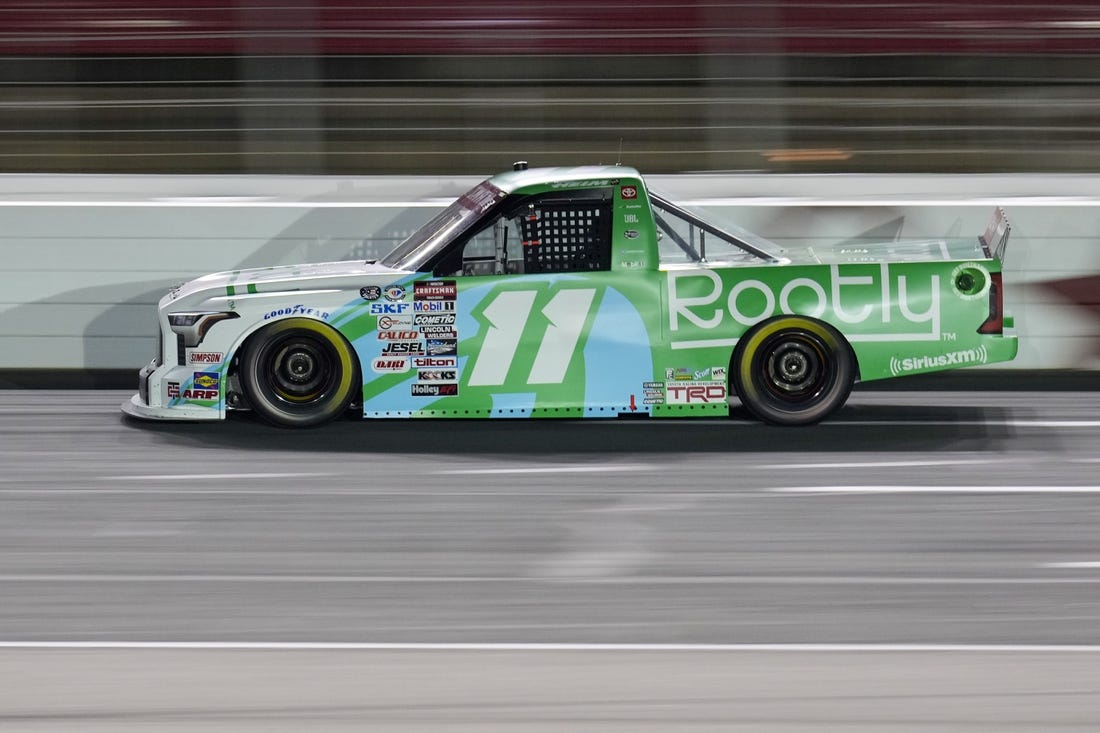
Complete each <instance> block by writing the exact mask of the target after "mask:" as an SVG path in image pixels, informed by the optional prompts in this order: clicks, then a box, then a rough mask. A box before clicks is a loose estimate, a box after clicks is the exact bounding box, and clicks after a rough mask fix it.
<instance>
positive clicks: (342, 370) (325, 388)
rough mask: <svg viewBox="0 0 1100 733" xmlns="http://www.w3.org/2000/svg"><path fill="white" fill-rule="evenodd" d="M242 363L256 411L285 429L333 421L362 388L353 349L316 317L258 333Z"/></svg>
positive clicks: (293, 320) (282, 323) (242, 374)
mask: <svg viewBox="0 0 1100 733" xmlns="http://www.w3.org/2000/svg"><path fill="white" fill-rule="evenodd" d="M239 365H240V366H239V375H240V380H241V387H242V388H243V389H244V392H245V396H246V397H247V398H248V402H249V404H250V405H251V406H252V409H253V410H255V411H256V414H258V415H259V416H260V417H262V418H263V419H264V420H267V421H268V422H270V423H274V424H275V425H280V426H283V427H294V428H302V427H310V426H313V425H320V424H321V423H324V422H328V421H329V420H332V419H333V418H335V417H337V416H339V415H341V414H343V413H344V412H345V411H346V410H347V409H348V404H349V403H350V402H351V399H352V397H353V396H354V394H355V391H356V389H358V388H361V387H362V385H361V384H357V382H358V379H357V375H358V373H359V369H358V360H357V359H356V357H355V352H354V350H353V349H352V348H351V345H350V344H349V343H348V342H347V340H346V339H345V338H344V337H343V336H341V335H340V333H339V332H337V331H336V330H335V329H334V328H332V327H331V326H329V325H327V324H325V323H322V322H320V321H315V320H313V319H311V318H287V319H284V320H281V321H277V322H275V323H272V324H271V325H270V326H265V327H264V328H263V329H261V330H259V331H257V332H256V333H255V334H254V335H253V336H252V337H251V338H250V339H249V342H248V344H247V345H246V348H245V351H244V354H243V355H242V356H241V359H240V362H239Z"/></svg>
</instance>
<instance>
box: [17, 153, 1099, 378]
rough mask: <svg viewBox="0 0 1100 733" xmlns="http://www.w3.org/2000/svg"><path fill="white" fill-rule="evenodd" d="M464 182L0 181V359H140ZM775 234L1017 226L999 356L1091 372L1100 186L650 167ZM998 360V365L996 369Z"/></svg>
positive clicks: (367, 239)
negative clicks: (169, 306)
mask: <svg viewBox="0 0 1100 733" xmlns="http://www.w3.org/2000/svg"><path fill="white" fill-rule="evenodd" d="M476 180H478V179H477V178H476V177H447V178H434V177H361V178H346V177H257V176H215V177H196V176H50V175H42V176H38V175H9V176H0V222H2V224H0V258H2V260H0V261H2V262H3V267H2V268H0V369H128V368H133V369H138V368H139V367H140V366H142V365H143V364H145V363H146V362H148V360H149V358H150V357H151V356H152V354H153V353H154V351H155V348H156V345H155V344H156V342H155V338H156V319H155V313H154V305H155V303H156V302H157V300H158V299H159V298H160V296H161V295H162V294H163V293H164V292H165V291H166V290H167V289H168V288H169V287H171V286H172V285H174V284H176V283H179V282H181V281H184V280H187V279H190V278H192V277H195V276H197V275H200V274H204V273H207V272H214V271H218V270H233V269H241V268H247V267H266V266H270V265H283V264H293V263H299V262H309V261H327V260H342V259H360V258H361V259H367V258H369V257H377V256H379V255H380V254H383V253H384V252H385V251H386V250H387V249H388V248H389V247H392V246H393V245H394V244H396V243H397V242H399V241H400V240H401V239H403V238H404V237H405V236H406V235H408V234H409V232H411V231H412V230H413V229H415V228H416V227H417V226H418V225H419V224H420V223H422V222H423V221H425V220H427V219H428V218H429V217H430V216H431V215H432V214H433V213H434V212H435V211H437V210H438V209H439V208H441V207H442V206H444V205H446V204H447V203H449V202H450V200H452V199H453V198H454V197H455V196H457V195H458V194H460V193H461V192H462V191H464V190H465V189H466V188H468V187H469V186H470V185H472V184H473V183H474V182H476ZM647 180H648V183H649V185H650V186H651V187H652V188H656V189H659V190H661V191H664V192H666V193H667V194H668V195H669V196H670V197H672V198H673V199H675V200H679V201H684V202H687V203H689V204H692V205H693V206H696V207H698V208H700V209H704V210H706V211H707V213H708V214H709V215H710V216H711V217H712V218H714V219H715V220H716V221H718V222H719V223H720V222H722V221H730V222H735V223H737V224H739V225H740V226H742V227H745V228H747V229H750V230H752V231H755V232H757V233H759V234H761V235H763V236H765V237H767V238H769V239H772V240H773V241H775V242H777V243H778V244H780V245H790V246H806V245H813V244H815V243H820V244H835V243H837V242H841V241H852V242H853V243H854V242H870V241H889V240H893V239H896V238H904V239H923V238H930V237H943V236H945V235H946V236H976V235H977V234H978V233H980V232H981V231H982V229H983V227H984V224H985V222H986V220H987V219H988V217H989V215H990V212H991V210H992V208H993V206H994V205H1000V206H1003V207H1004V208H1005V209H1006V211H1007V212H1008V215H1009V218H1010V220H1011V222H1012V228H1013V229H1012V238H1011V240H1010V242H1009V247H1008V255H1007V258H1006V260H1007V262H1006V276H1005V283H1006V285H1005V289H1006V306H1007V308H1008V310H1009V311H1011V313H1012V314H1013V315H1014V316H1015V319H1016V326H1017V332H1018V334H1019V336H1020V355H1019V357H1018V359H1017V360H1016V361H1015V362H1013V363H1012V364H1011V365H1008V366H1011V367H1016V368H1027V369H1066V368H1086V369H1098V368H1100V305H1097V303H1098V302H1100V180H1098V179H1097V178H1096V177H1086V176H1036V175H1029V176H1001V175H982V176H934V175H921V176H899V175H892V176H886V175H883V176H872V175H858V176H855V175H853V176H816V175H806V176H778V175H749V174H742V175H682V176H651V177H649V178H648V179H647ZM998 366H999V367H1004V366H1005V365H998Z"/></svg>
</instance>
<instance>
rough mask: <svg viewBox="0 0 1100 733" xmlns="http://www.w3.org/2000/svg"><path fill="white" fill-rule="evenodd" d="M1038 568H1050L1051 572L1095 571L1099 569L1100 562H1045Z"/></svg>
mask: <svg viewBox="0 0 1100 733" xmlns="http://www.w3.org/2000/svg"><path fill="white" fill-rule="evenodd" d="M1038 567H1040V568H1050V569H1052V570H1095V569H1097V568H1100V560H1086V561H1081V562H1045V563H1042V564H1040V565H1039V566H1038Z"/></svg>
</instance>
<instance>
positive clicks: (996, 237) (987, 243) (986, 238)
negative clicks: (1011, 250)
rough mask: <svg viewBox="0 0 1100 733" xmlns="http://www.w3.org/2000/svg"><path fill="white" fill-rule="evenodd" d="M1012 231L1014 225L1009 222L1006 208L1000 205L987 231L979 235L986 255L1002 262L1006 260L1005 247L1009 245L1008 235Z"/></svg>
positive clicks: (986, 228) (987, 226)
mask: <svg viewBox="0 0 1100 733" xmlns="http://www.w3.org/2000/svg"><path fill="white" fill-rule="evenodd" d="M1011 232H1012V225H1011V224H1009V223H1008V216H1007V215H1006V214H1005V210H1004V209H1002V208H1001V207H1000V206H998V207H997V208H996V209H995V210H994V211H993V217H992V218H991V219H990V220H989V224H987V225H986V227H985V232H983V233H982V235H981V236H980V237H978V241H980V242H981V243H982V249H984V250H985V256H986V257H992V258H994V259H996V260H997V261H998V262H1000V263H1001V264H1004V261H1005V249H1006V248H1007V247H1008V235H1009V234H1010V233H1011Z"/></svg>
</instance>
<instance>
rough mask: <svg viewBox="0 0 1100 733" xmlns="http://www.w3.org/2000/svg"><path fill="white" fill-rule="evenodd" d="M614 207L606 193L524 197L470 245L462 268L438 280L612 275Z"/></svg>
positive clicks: (448, 267) (452, 265) (453, 266)
mask: <svg viewBox="0 0 1100 733" xmlns="http://www.w3.org/2000/svg"><path fill="white" fill-rule="evenodd" d="M612 201H613V193H612V190H611V189H606V188H599V189H586V190H580V191H569V192H560V191H555V192H553V193H549V194H541V195H537V196H527V197H522V198H520V199H519V200H517V202H516V203H515V204H514V205H512V206H510V207H507V208H505V209H504V213H503V214H502V215H501V216H499V217H497V218H496V219H494V220H493V221H491V222H489V223H488V224H487V225H486V226H484V227H482V228H481V229H480V230H479V231H478V232H476V233H475V234H474V235H473V236H471V237H469V239H467V241H466V243H465V245H463V246H461V262H460V263H459V262H456V261H454V260H451V261H450V262H448V263H446V264H443V265H442V266H441V268H439V269H440V270H444V271H443V272H439V271H437V274H440V275H448V276H477V275H519V274H525V273H526V274H533V273H550V272H593V271H600V270H609V269H611V218H612V217H611V213H612ZM455 259H457V258H455Z"/></svg>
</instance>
